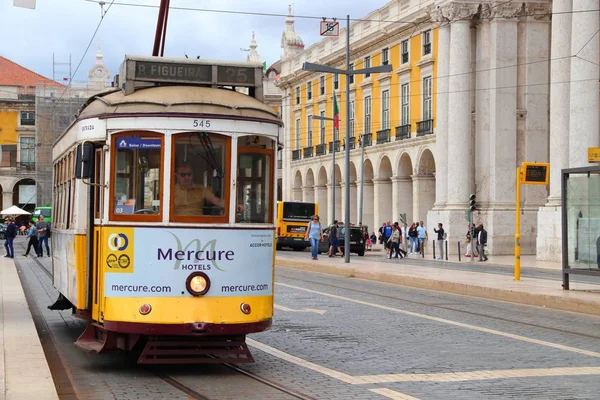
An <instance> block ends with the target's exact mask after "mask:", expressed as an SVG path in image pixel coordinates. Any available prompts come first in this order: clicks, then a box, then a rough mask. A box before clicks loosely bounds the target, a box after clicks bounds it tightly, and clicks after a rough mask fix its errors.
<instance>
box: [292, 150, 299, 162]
mask: <svg viewBox="0 0 600 400" xmlns="http://www.w3.org/2000/svg"><path fill="white" fill-rule="evenodd" d="M299 159H300V150H292V161H296V160H299Z"/></svg>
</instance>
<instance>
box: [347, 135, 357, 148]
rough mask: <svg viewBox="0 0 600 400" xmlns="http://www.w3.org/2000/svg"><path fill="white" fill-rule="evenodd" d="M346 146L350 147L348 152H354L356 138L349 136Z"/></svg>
mask: <svg viewBox="0 0 600 400" xmlns="http://www.w3.org/2000/svg"><path fill="white" fill-rule="evenodd" d="M348 146H350V150H354V149H355V148H356V138H355V137H354V136H350V139H349V140H348Z"/></svg>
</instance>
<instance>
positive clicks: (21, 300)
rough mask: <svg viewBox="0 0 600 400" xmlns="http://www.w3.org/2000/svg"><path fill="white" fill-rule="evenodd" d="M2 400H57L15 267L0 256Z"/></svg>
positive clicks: (0, 371) (0, 374)
mask: <svg viewBox="0 0 600 400" xmlns="http://www.w3.org/2000/svg"><path fill="white" fill-rule="evenodd" d="M15 250H16V251H19V250H20V248H19V249H18V250H17V245H15ZM3 253H4V252H2V254H3ZM0 399H8V400H13V399H14V400H27V399H32V400H54V399H58V395H57V393H56V388H55V386H54V381H53V380H52V375H51V374H50V368H49V367H48V363H47V361H46V356H45V355H44V351H43V349H42V345H41V343H40V339H39V337H38V333H37V331H36V329H35V325H34V323H33V319H32V316H31V313H30V311H29V307H28V305H27V300H26V299H25V294H24V292H23V288H22V287H21V281H20V280H19V275H18V273H17V269H16V267H15V263H14V262H13V260H12V259H10V258H5V257H3V256H0Z"/></svg>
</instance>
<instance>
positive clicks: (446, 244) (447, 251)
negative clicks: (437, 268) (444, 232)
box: [446, 240, 448, 261]
mask: <svg viewBox="0 0 600 400" xmlns="http://www.w3.org/2000/svg"><path fill="white" fill-rule="evenodd" d="M446 261H448V241H447V240H446Z"/></svg>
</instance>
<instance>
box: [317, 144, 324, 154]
mask: <svg viewBox="0 0 600 400" xmlns="http://www.w3.org/2000/svg"><path fill="white" fill-rule="evenodd" d="M315 155H317V156H324V155H325V145H324V144H318V145H317V146H316V148H315Z"/></svg>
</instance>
